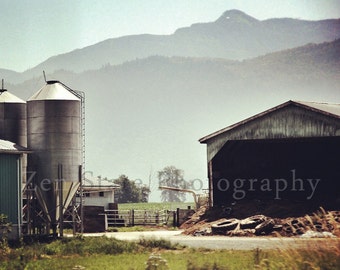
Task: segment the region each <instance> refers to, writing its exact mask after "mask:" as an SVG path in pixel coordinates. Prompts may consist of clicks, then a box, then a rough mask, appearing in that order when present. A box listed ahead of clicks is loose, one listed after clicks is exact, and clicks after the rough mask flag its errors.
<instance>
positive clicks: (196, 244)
mask: <svg viewBox="0 0 340 270" xmlns="http://www.w3.org/2000/svg"><path fill="white" fill-rule="evenodd" d="M102 235H106V236H107V237H114V238H116V239H119V240H127V241H137V240H139V239H140V238H141V237H144V238H149V239H150V238H151V239H152V238H156V239H166V240H169V241H171V242H172V243H178V244H181V245H185V246H188V247H192V248H208V249H234V250H253V249H256V248H260V249H276V248H281V249H282V248H297V247H307V248H308V247H312V246H316V245H318V243H320V241H322V242H325V241H327V242H333V243H334V242H337V241H338V242H339V241H340V239H338V238H336V239H333V238H310V239H308V238H307V239H306V238H297V237H296V238H295V237H282V238H278V237H228V236H188V235H183V234H181V231H145V232H113V233H88V234H84V236H102Z"/></svg>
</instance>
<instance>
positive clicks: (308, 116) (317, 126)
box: [207, 105, 340, 162]
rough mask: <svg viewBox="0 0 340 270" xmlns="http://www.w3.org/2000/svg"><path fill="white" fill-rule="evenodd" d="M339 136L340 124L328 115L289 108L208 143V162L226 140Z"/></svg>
mask: <svg viewBox="0 0 340 270" xmlns="http://www.w3.org/2000/svg"><path fill="white" fill-rule="evenodd" d="M328 136H340V121H339V120H337V119H335V118H333V117H331V116H327V115H322V114H320V113H316V112H313V111H308V110H305V109H303V108H300V107H297V106H294V105H290V106H287V107H284V108H281V109H278V110H276V111H273V112H271V113H269V114H266V115H264V116H262V117H259V118H256V119H254V120H252V121H250V122H247V123H246V124H244V125H239V126H236V127H235V128H232V129H230V130H228V131H226V132H224V133H222V134H219V135H217V136H215V137H213V138H211V139H210V140H208V141H207V157H208V162H209V161H210V160H212V158H213V157H214V156H215V155H216V153H217V152H218V151H219V150H220V149H221V148H222V146H223V145H224V144H225V143H226V142H227V141H228V140H250V139H276V138H300V137H301V138H304V137H328Z"/></svg>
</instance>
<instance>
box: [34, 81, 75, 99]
mask: <svg viewBox="0 0 340 270" xmlns="http://www.w3.org/2000/svg"><path fill="white" fill-rule="evenodd" d="M32 100H80V99H79V98H78V97H76V96H75V95H74V94H72V93H71V92H70V91H69V90H68V89H67V87H66V86H65V85H64V84H62V83H60V82H59V81H48V82H47V84H46V85H45V86H43V87H42V88H41V89H40V90H39V91H38V92H36V93H35V94H34V95H33V96H31V97H30V98H29V99H28V101H32Z"/></svg>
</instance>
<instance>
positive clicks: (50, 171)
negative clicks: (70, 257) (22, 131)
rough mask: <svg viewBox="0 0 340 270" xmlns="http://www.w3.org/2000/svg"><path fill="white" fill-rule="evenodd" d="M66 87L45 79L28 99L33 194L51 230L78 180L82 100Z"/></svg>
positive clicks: (80, 162)
mask: <svg viewBox="0 0 340 270" xmlns="http://www.w3.org/2000/svg"><path fill="white" fill-rule="evenodd" d="M69 90H70V89H69V88H68V87H66V86H65V85H64V84H62V83H60V82H59V81H47V83H46V85H45V86H44V87H42V88H41V89H40V90H39V91H38V92H37V93H35V94H34V95H33V96H32V97H31V98H29V99H28V101H27V141H28V147H29V149H30V150H32V151H33V152H34V153H33V154H31V155H30V156H29V159H28V168H29V170H31V171H34V172H36V174H35V176H34V182H35V193H36V197H37V199H38V201H39V203H40V206H41V208H42V210H43V212H44V213H45V216H46V218H47V221H48V223H49V224H50V225H51V226H52V229H54V230H55V227H56V224H57V222H58V219H59V216H60V215H62V213H64V212H65V209H66V208H67V207H68V205H69V204H70V202H71V200H72V198H73V197H74V195H75V193H76V191H77V189H78V187H79V184H80V174H81V173H80V165H81V164H82V152H81V150H82V145H81V143H82V141H81V125H80V124H81V100H80V99H79V98H78V97H77V96H75V95H74V94H73V93H71V91H69ZM60 190H62V192H60Z"/></svg>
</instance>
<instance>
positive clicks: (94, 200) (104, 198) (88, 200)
mask: <svg viewBox="0 0 340 270" xmlns="http://www.w3.org/2000/svg"><path fill="white" fill-rule="evenodd" d="M117 188H119V185H110V186H83V192H84V206H103V207H104V209H110V208H111V205H113V204H114V191H115V189H117Z"/></svg>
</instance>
